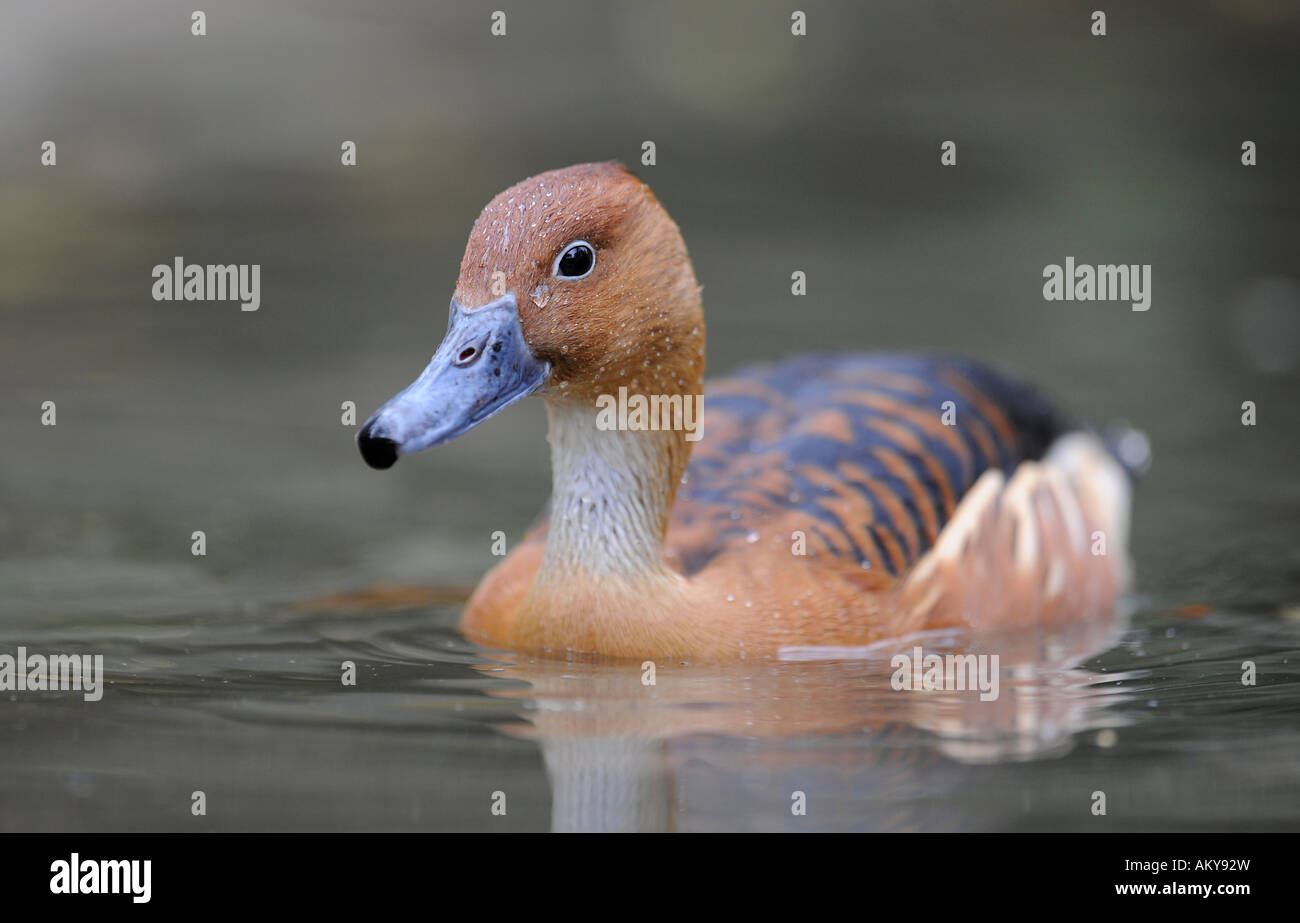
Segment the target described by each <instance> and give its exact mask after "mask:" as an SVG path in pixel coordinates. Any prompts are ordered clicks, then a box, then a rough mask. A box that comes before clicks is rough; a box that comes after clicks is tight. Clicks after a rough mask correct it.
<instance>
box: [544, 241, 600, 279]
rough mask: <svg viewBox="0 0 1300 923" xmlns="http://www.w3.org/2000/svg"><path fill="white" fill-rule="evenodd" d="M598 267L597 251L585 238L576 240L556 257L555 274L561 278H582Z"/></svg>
mask: <svg viewBox="0 0 1300 923" xmlns="http://www.w3.org/2000/svg"><path fill="white" fill-rule="evenodd" d="M595 268H596V251H595V250H593V249H592V247H591V244H589V243H587V242H586V241H585V240H575V241H574V242H573V243H571V244H569V245H568V246H567V247H565V248H564V249H563V250H562V251H561V252H560V255H559V256H557V257H556V258H555V269H554V271H553V272H554V275H555V276H557V277H558V278H561V279H581V278H582V277H583V276H586V275H587V274H588V273H590V272H591V271H592V270H593V269H595Z"/></svg>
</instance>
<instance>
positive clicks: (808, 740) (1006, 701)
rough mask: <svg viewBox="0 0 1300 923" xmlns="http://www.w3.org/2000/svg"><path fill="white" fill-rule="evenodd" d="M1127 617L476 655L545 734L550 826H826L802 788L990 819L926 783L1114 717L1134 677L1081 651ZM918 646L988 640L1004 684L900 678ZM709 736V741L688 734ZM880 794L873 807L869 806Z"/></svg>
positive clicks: (903, 809)
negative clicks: (994, 632)
mask: <svg viewBox="0 0 1300 923" xmlns="http://www.w3.org/2000/svg"><path fill="white" fill-rule="evenodd" d="M1120 627H1121V626H1120V620H1119V619H1115V620H1113V621H1107V622H1104V623H1103V622H1097V621H1094V622H1089V623H1084V624H1081V625H1075V626H1072V627H1071V629H1070V630H1069V632H1068V633H1062V632H1059V631H1056V632H1052V633H1050V634H1048V633H1033V632H1030V633H1023V632H1022V633H1018V634H1016V635H1008V636H991V635H987V634H983V635H981V636H980V638H979V640H978V642H974V641H972V640H971V639H969V638H966V637H963V636H962V635H960V634H957V633H951V632H948V633H942V634H939V633H930V634H926V635H920V636H915V637H912V638H907V639H901V640H895V641H891V642H889V643H888V644H884V645H874V646H872V647H871V648H859V649H836V648H801V649H791V650H787V651H786V652H784V654H783V659H782V660H779V661H764V662H761V663H739V664H726V665H713V664H707V665H702V664H682V663H651V662H649V661H646V662H642V663H636V662H611V661H599V660H581V661H577V660H574V661H558V660H543V659H529V658H517V657H514V656H512V655H506V654H502V655H497V656H496V657H495V658H494V661H493V662H492V663H490V664H485V665H481V666H480V667H479V668H478V669H479V670H481V671H484V672H487V673H490V674H491V675H492V676H493V677H494V678H496V679H507V678H508V679H516V680H523V681H524V682H526V683H527V684H528V687H527V688H523V687H522V686H516V685H515V684H509V685H510V686H511V688H507V689H501V688H496V689H494V690H493V691H492V692H491V693H490V694H492V695H495V696H501V697H508V698H514V699H518V700H520V703H519V704H520V706H521V708H520V711H519V714H520V715H521V716H522V717H521V718H519V719H517V720H511V721H508V722H504V723H501V724H498V725H497V727H498V729H499V730H501V731H502V732H504V733H506V734H509V735H511V736H514V737H519V738H526V739H531V740H534V741H536V742H537V743H538V745H539V747H540V749H541V752H542V754H543V757H544V759H545V764H546V770H547V774H548V776H549V779H550V783H551V788H552V829H553V830H555V831H591V832H596V831H647V832H648V831H673V830H680V829H698V828H700V826H701V824H699V823H696V819H698V818H696V815H697V814H699V813H700V812H701V811H703V813H704V814H709V813H710V810H711V806H713V807H717V806H718V805H719V804H720V803H722V802H726V803H727V804H729V805H731V806H732V807H734V808H735V809H736V810H737V811H738V812H740V814H741V815H743V816H736V817H734V818H732V819H731V821H726V820H724V819H720V822H721V823H722V824H723V825H725V826H727V827H728V828H729V829H750V828H755V829H773V828H789V829H805V830H807V829H826V828H827V827H835V826H836V825H835V823H834V821H833V819H828V818H825V817H822V818H821V819H816V818H810V817H803V816H801V815H800V814H799V804H798V802H799V797H800V793H802V796H803V798H804V799H805V800H806V801H815V800H818V799H820V800H821V803H822V804H825V803H826V801H827V799H826V798H823V797H822V796H823V795H827V794H828V792H829V793H832V794H833V798H832V799H830V800H839V799H843V798H846V797H847V798H852V799H853V801H854V805H855V809H856V808H867V809H866V810H861V811H859V810H855V812H854V813H855V816H856V818H857V819H858V820H859V821H860V820H861V819H862V818H863V817H866V818H868V821H867V825H866V826H861V825H857V826H855V829H919V828H921V827H925V828H926V829H929V828H931V827H932V826H933V825H934V824H935V823H938V824H940V825H941V826H942V827H944V828H945V829H980V828H984V829H987V827H988V826H989V825H990V824H993V823H996V821H997V818H995V817H991V816H989V814H988V811H989V810H991V808H989V807H988V806H984V805H981V804H980V799H970V798H966V799H962V804H964V805H967V807H965V808H963V809H961V810H962V811H963V812H966V813H967V816H953V815H952V814H951V813H948V814H945V815H944V816H943V817H942V818H938V819H935V818H927V817H926V816H924V812H925V810H926V808H925V803H926V797H925V796H926V794H927V793H928V792H932V791H934V790H936V789H947V788H951V787H954V786H959V785H962V784H968V780H969V771H968V770H967V769H964V767H971V766H974V765H981V764H997V763H1004V762H1011V761H1023V760H1037V759H1047V758H1053V757H1059V756H1062V755H1064V754H1066V753H1068V752H1069V751H1070V750H1071V749H1072V747H1073V745H1074V742H1075V740H1076V739H1077V737H1078V736H1079V735H1080V734H1082V733H1084V732H1087V731H1093V730H1098V729H1101V728H1106V727H1112V726H1116V725H1119V724H1121V723H1123V722H1122V720H1121V718H1120V717H1119V716H1118V714H1117V713H1116V711H1115V710H1114V709H1112V708H1110V707H1109V706H1110V705H1111V704H1113V703H1115V702H1118V701H1124V700H1125V699H1126V698H1127V696H1126V693H1125V691H1124V689H1123V687H1121V686H1117V683H1118V682H1119V681H1122V680H1125V679H1130V678H1132V677H1131V676H1129V675H1121V674H1114V673H1111V674H1106V673H1098V672H1092V671H1089V670H1086V669H1081V668H1079V667H1078V666H1077V665H1078V664H1079V663H1080V662H1081V661H1083V660H1085V659H1086V658H1088V657H1090V656H1093V655H1095V654H1097V653H1099V652H1101V651H1103V650H1105V649H1106V648H1108V647H1110V646H1112V645H1113V643H1114V640H1115V639H1116V637H1117V636H1118V633H1119V631H1120ZM918 646H920V647H923V649H924V651H925V653H926V654H927V655H929V654H940V655H943V654H945V653H950V652H960V653H962V654H975V655H980V656H985V657H989V658H991V657H993V656H994V655H996V656H997V658H998V660H997V663H998V684H997V687H996V690H997V695H996V697H990V696H989V695H988V693H987V691H986V692H985V693H984V694H981V691H980V690H979V689H978V688H975V689H970V688H968V689H965V690H953V689H938V690H935V689H921V690H919V691H907V690H905V689H899V688H896V687H897V686H899V685H900V683H899V680H898V679H897V676H898V674H899V672H900V667H899V664H900V663H901V662H902V661H901V660H898V659H896V658H898V657H901V656H910V655H911V654H912V653H913V651H914V650H915V649H916V648H917V647H918ZM702 735H703V736H707V737H708V738H709V740H708V741H707V742H708V746H698V745H695V746H693V745H692V744H693V742H695V743H696V744H699V743H700V742H701V739H702ZM719 738H721V740H720V739H719ZM700 770H705V771H704V772H701V771H700ZM697 782H698V783H699V784H698V785H696V783H697ZM719 786H724V787H723V788H719ZM695 789H698V790H695ZM859 795H860V798H859ZM873 799H874V800H875V801H877V802H878V803H879V809H878V810H877V809H875V808H874V807H871V806H868V805H866V804H865V802H870V801H872V800H873ZM909 806H910V807H909ZM809 813H810V814H811V813H812V812H809ZM800 821H803V822H802V823H801V822H800ZM703 826H705V827H707V826H708V824H707V823H704V824H703Z"/></svg>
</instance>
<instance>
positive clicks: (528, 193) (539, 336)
mask: <svg viewBox="0 0 1300 923" xmlns="http://www.w3.org/2000/svg"><path fill="white" fill-rule="evenodd" d="M703 372H704V318H703V312H702V310H701V307H700V294H699V286H698V284H697V283H696V281H695V274H694V271H693V270H692V268H691V262H690V258H689V257H688V255H687V252H686V245H685V243H684V242H683V241H682V238H681V234H680V233H679V232H678V230H677V226H676V224H674V223H673V221H672V219H671V218H670V217H669V216H668V213H667V212H666V211H665V210H664V209H663V207H662V206H661V205H660V204H659V202H658V200H657V199H656V198H655V197H654V194H653V193H651V192H650V189H649V188H648V187H647V186H646V185H645V184H644V183H642V182H641V181H640V180H638V179H637V178H636V177H635V176H633V175H632V174H631V173H630V172H628V171H627V170H626V169H625V168H624V167H622V166H620V165H618V164H612V163H599V164H582V165H579V166H574V167H568V168H566V169H563V170H553V171H551V172H549V173H543V174H541V175H539V176H535V177H532V178H531V179H527V180H524V181H523V182H521V183H519V184H518V185H516V186H512V187H511V188H509V189H507V190H506V191H505V192H502V193H501V194H500V195H498V196H497V197H496V198H494V199H493V200H492V201H491V202H490V203H488V206H487V207H486V208H485V209H484V210H483V213H482V214H481V215H480V216H479V218H478V221H476V222H475V224H474V229H473V231H471V233H470V236H469V242H468V244H467V245H466V247H465V256H464V258H463V259H462V260H461V264H460V275H459V278H458V279H457V281H456V291H455V293H454V294H453V296H452V299H451V317H450V322H449V323H448V327H447V333H446V336H445V337H444V338H443V341H442V344H441V345H440V346H439V347H438V349H437V351H436V352H435V353H434V355H433V359H432V360H431V361H430V362H429V364H428V366H427V367H426V368H425V370H424V371H423V372H422V373H420V376H419V377H418V378H417V379H416V380H415V381H414V382H413V383H412V384H411V385H409V386H408V387H407V388H405V389H404V390H403V391H401V392H399V393H398V394H397V395H396V396H394V397H393V398H392V399H391V400H389V401H388V402H387V403H386V404H384V405H383V406H382V407H381V408H380V409H379V410H378V411H376V412H375V414H374V415H373V416H371V417H370V419H369V420H367V421H366V423H365V425H364V426H363V427H362V428H361V431H360V432H359V433H358V436H357V443H358V445H359V447H360V449H361V455H362V457H363V458H364V459H365V460H366V462H367V463H368V464H369V465H371V466H372V467H374V468H388V467H390V466H391V465H392V464H393V463H394V462H395V461H396V460H397V457H398V456H399V455H405V454H408V453H411V452H417V451H419V450H420V449H426V448H429V447H431V446H435V445H439V444H441V443H444V442H447V441H448V440H451V439H454V438H455V437H457V436H459V435H460V434H461V433H464V432H465V431H467V430H469V429H471V428H472V427H474V426H477V425H478V424H479V423H481V422H483V421H484V420H486V419H487V418H488V417H490V416H492V415H493V414H495V413H496V412H497V411H499V410H501V409H503V408H504V407H506V406H508V405H509V404H512V403H514V402H515V401H516V400H519V399H520V398H522V397H525V396H527V395H529V394H534V393H539V394H541V395H542V396H543V397H544V398H545V399H546V400H547V402H548V404H550V405H552V409H554V408H555V407H567V408H572V409H577V410H578V411H579V412H582V410H583V409H584V408H583V405H586V406H587V407H589V408H590V409H591V414H592V418H593V419H594V416H595V402H596V398H597V397H598V396H599V395H602V394H617V393H618V389H619V388H620V386H621V387H626V388H628V389H629V391H635V392H640V393H646V394H663V395H676V394H680V395H695V394H698V393H699V392H700V381H701V378H702V376H703Z"/></svg>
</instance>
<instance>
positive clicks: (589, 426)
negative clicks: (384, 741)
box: [537, 395, 691, 585]
mask: <svg viewBox="0 0 1300 923" xmlns="http://www.w3.org/2000/svg"><path fill="white" fill-rule="evenodd" d="M684 397H685V398H686V399H688V400H689V399H691V398H690V396H689V395H687V396H684ZM547 417H548V421H549V433H548V437H547V438H548V439H549V441H550V443H551V469H552V495H551V516H550V531H549V534H548V536H547V539H546V552H545V554H544V556H543V558H542V565H541V569H540V570H539V572H538V576H537V582H538V584H539V585H546V584H548V583H553V582H555V581H565V580H568V579H569V578H572V577H586V578H605V579H609V578H614V579H618V578H626V579H632V578H640V577H648V576H657V575H662V576H667V575H670V574H671V571H670V569H669V567H668V565H667V564H666V563H665V561H664V534H665V532H666V531H667V528H668V517H669V514H670V513H671V511H672V505H673V498H674V497H675V496H676V493H677V485H678V484H679V483H680V482H681V478H682V473H683V472H684V471H685V470H686V462H687V459H688V458H689V456H690V442H689V441H688V440H687V439H686V435H687V433H686V432H684V431H682V430H671V429H670V430H636V429H610V428H604V427H602V425H601V424H600V423H599V418H598V413H597V408H596V407H595V406H593V404H592V403H589V402H587V401H572V400H569V401H558V400H557V401H548V402H547Z"/></svg>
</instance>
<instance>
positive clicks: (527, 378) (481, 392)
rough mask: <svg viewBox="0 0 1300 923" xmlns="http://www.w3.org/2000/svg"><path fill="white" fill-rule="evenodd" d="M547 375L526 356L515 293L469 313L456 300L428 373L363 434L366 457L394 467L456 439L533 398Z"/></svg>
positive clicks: (538, 363) (372, 462)
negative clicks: (401, 458)
mask: <svg viewBox="0 0 1300 923" xmlns="http://www.w3.org/2000/svg"><path fill="white" fill-rule="evenodd" d="M550 371H551V366H550V363H547V362H542V361H540V360H538V359H536V358H535V357H534V356H533V354H532V353H531V352H530V351H529V349H528V343H527V342H526V341H525V340H524V331H523V328H522V327H521V326H520V323H519V311H518V308H517V306H516V304H515V296H514V295H513V294H508V295H506V296H505V297H504V298H499V299H497V300H496V301H493V302H491V303H490V304H485V305H483V306H482V307H479V308H475V309H473V310H472V311H471V310H466V309H465V308H464V307H462V306H461V305H460V303H459V302H458V301H456V299H455V298H453V299H452V300H451V318H450V320H449V321H448V324H447V335H446V336H445V337H443V340H442V345H441V346H439V347H438V351H437V352H436V353H434V354H433V359H432V361H430V363H429V365H428V367H427V368H426V369H425V370H424V371H423V372H421V373H420V377H419V378H417V379H416V380H415V381H414V382H412V383H411V384H410V385H409V386H408V387H407V388H406V389H404V390H403V391H401V392H399V393H398V394H397V395H396V396H394V397H393V398H391V399H390V400H389V401H388V403H386V404H384V406H382V407H380V408H379V409H378V410H377V411H375V413H374V415H373V416H371V418H370V419H369V420H367V421H366V423H365V425H364V426H362V427H361V431H360V432H359V433H358V434H357V446H358V447H359V448H360V449H361V457H362V458H364V459H365V460H366V464H368V465H370V467H372V468H391V467H392V466H393V463H394V462H396V461H397V456H399V455H407V454H409V453H411V452H418V451H420V450H421V449H427V448H430V447H431V446H435V445H441V444H442V443H444V442H448V441H450V440H452V439H455V438H456V437H457V436H459V435H460V434H461V433H463V432H465V431H466V430H469V429H472V428H473V427H475V426H478V425H479V424H480V423H482V422H483V421H484V420H486V419H487V418H488V417H490V416H492V415H493V414H494V413H496V412H497V411H499V410H501V409H503V408H505V407H507V406H509V405H510V404H513V403H514V402H515V401H517V400H519V399H520V398H521V397H526V396H527V395H529V394H532V393H533V392H534V391H536V390H537V389H538V388H540V387H541V386H542V384H543V383H544V382H545V381H546V376H547V375H549V374H550Z"/></svg>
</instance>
